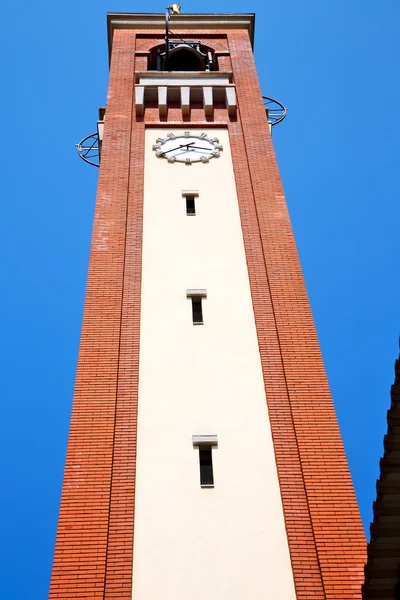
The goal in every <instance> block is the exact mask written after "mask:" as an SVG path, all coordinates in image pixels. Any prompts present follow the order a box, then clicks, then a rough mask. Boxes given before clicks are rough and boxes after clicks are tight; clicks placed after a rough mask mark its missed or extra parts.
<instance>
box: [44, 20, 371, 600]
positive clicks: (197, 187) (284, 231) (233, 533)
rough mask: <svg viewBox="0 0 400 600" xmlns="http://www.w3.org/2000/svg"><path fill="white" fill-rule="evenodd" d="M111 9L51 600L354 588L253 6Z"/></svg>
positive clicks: (351, 549) (356, 541) (345, 492)
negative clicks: (219, 11) (217, 11)
mask: <svg viewBox="0 0 400 600" xmlns="http://www.w3.org/2000/svg"><path fill="white" fill-rule="evenodd" d="M169 29H170V32H171V33H170V34H169V39H168V40H167V43H168V46H166V40H165V16H164V15H155V14H148V15H147V14H110V15H109V16H108V31H109V45H110V56H111V62H110V81H109V89H108V100H107V107H106V112H105V120H104V127H103V124H101V128H100V131H101V132H102V131H103V129H104V135H102V148H101V166H100V174H99V184H98V192H97V203H96V212H95V218H94V227H93V238H92V246H91V255H90V265H89V276H88V285H87V292H86V299H85V310H84V318H83V326H82V337H81V345H80V352H79V360H78V367H77V376H76V386H75V394H74V403H73V413H72V419H71V430H70V438H69V444H68V452H67V460H66V471H65V476H64V485H63V493H62V501H61V510H60V519H59V528H58V534H57V542H56V550H55V558H54V567H53V576H52V581H51V589H50V598H51V599H52V600H55V599H61V598H63V599H73V598H78V599H80V600H81V599H83V598H84V599H85V600H95V599H103V600H123V599H124V600H125V599H130V598H134V600H158V599H159V598H163V600H187V599H188V598H191V600H203V599H204V598H205V597H208V598H212V599H217V598H218V600H243V598H251V599H256V598H257V599H262V598H265V599H267V598H273V599H274V600H295V599H297V598H298V599H300V598H301V599H304V600H305V599H307V600H308V599H309V598H313V599H315V600H319V599H321V600H322V599H324V600H325V599H343V600H349V599H353V598H360V597H361V583H362V575H363V563H364V547H365V539H364V533H363V530H362V526H361V521H360V517H359V512H358V508H357V504H356V500H355V496H354V491H353V487H352V483H351V479H350V475H349V471H348V467H347V463H346V458H345V455H344V450H343V446H342V442H341V438H340V433H339V429H338V425H337V421H336V417H335V413H334V408H333V404H332V400H331V397H330V393H329V388H328V384H327V380H326V376H325V372H324V367H323V362H322V358H321V354H320V350H319V345H318V340H317V336H316V332H315V328H314V325H313V320H312V315H311V311H310V307H309V303H308V299H307V293H306V289H305V286H304V281H303V277H302V273H301V268H300V263H299V259H298V256H297V251H296V247H295V242H294V239H293V234H292V230H291V225H290V220H289V216H288V212H287V207H286V203H285V198H284V194H283V189H282V184H281V181H280V177H279V172H278V167H277V164H276V159H275V154H274V149H273V146H272V140H271V133H270V129H271V127H270V125H269V123H268V118H267V115H266V110H265V107H264V103H263V99H262V95H261V90H260V88H259V83H258V79H257V74H256V69H255V64H254V59H253V53H252V41H253V29H254V16H253V15H200V14H196V15H184V14H182V15H173V16H171V18H170V21H169Z"/></svg>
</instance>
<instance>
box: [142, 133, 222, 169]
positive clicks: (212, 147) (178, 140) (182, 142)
mask: <svg viewBox="0 0 400 600" xmlns="http://www.w3.org/2000/svg"><path fill="white" fill-rule="evenodd" d="M153 150H154V151H155V153H156V156H158V157H159V158H166V159H167V160H168V162H183V163H186V164H191V163H194V162H208V161H209V160H210V158H214V157H218V156H219V153H220V150H222V146H221V144H220V143H219V140H218V139H217V138H212V139H210V138H209V137H207V134H206V133H201V134H200V135H193V134H191V133H190V132H189V131H185V133H184V134H182V135H175V134H174V133H169V134H168V135H167V137H166V138H158V139H157V140H156V143H155V144H154V145H153Z"/></svg>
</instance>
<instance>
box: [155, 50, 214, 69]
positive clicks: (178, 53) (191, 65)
mask: <svg viewBox="0 0 400 600" xmlns="http://www.w3.org/2000/svg"><path fill="white" fill-rule="evenodd" d="M204 63H205V61H204V56H203V55H202V54H201V53H200V52H199V51H198V50H195V49H194V48H192V47H191V46H189V45H188V44H180V45H179V46H176V47H175V48H173V49H172V50H170V53H169V57H168V63H167V59H166V58H165V60H164V65H165V70H167V71H205V70H206V65H205V64H204Z"/></svg>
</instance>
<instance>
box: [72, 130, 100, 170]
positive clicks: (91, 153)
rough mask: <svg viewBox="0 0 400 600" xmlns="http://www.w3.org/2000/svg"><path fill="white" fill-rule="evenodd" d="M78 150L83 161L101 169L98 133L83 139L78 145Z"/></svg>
mask: <svg viewBox="0 0 400 600" xmlns="http://www.w3.org/2000/svg"><path fill="white" fill-rule="evenodd" d="M76 149H77V150H78V154H79V156H80V157H81V159H82V160H84V161H85V162H87V163H88V164H89V165H93V166H94V167H100V142H99V134H98V133H97V131H96V133H91V134H90V135H87V136H86V137H85V138H83V140H81V141H80V142H79V144H76Z"/></svg>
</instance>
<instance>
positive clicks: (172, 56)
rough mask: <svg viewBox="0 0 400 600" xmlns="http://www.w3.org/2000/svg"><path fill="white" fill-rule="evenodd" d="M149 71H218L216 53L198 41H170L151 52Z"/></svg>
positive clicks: (155, 47)
mask: <svg viewBox="0 0 400 600" xmlns="http://www.w3.org/2000/svg"><path fill="white" fill-rule="evenodd" d="M148 70H149V71H177V72H179V71H181V72H182V71H218V65H217V61H216V57H215V54H214V51H213V50H212V48H210V47H209V46H205V45H204V44H201V43H200V41H196V40H169V41H168V52H167V46H166V44H160V45H159V46H154V47H153V48H152V49H151V50H150V56H149V63H148Z"/></svg>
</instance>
